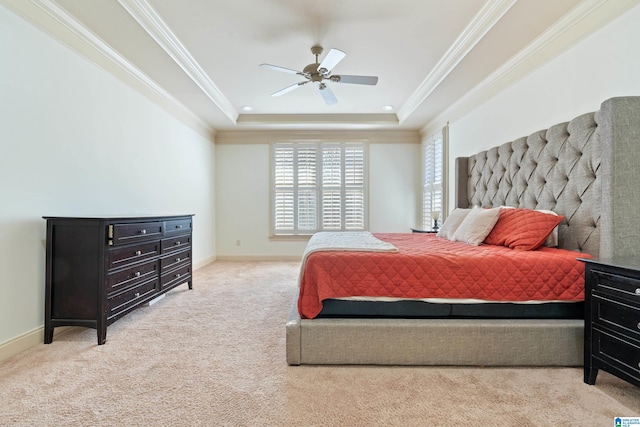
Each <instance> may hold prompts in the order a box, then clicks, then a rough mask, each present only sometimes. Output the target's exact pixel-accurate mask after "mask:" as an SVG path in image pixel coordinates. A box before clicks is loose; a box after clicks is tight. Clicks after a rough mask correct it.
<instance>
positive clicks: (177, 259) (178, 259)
mask: <svg viewBox="0 0 640 427" xmlns="http://www.w3.org/2000/svg"><path fill="white" fill-rule="evenodd" d="M180 261H181V259H180V258H176V262H180ZM638 325H640V323H639V324H638Z"/></svg>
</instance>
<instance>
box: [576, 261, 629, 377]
mask: <svg viewBox="0 0 640 427" xmlns="http://www.w3.org/2000/svg"><path fill="white" fill-rule="evenodd" d="M581 261H584V262H585V325H584V382H585V383H587V384H595V382H596V376H597V375H598V370H599V369H602V370H604V371H607V372H609V373H611V374H613V375H615V376H617V377H619V378H622V379H624V380H626V381H628V382H630V383H632V384H634V385H636V386H640V262H638V261H637V260H631V259H618V260H596V259H581Z"/></svg>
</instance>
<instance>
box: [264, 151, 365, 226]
mask: <svg viewBox="0 0 640 427" xmlns="http://www.w3.org/2000/svg"><path fill="white" fill-rule="evenodd" d="M272 159H273V174H272V184H273V234H275V235H297V234H312V233H314V232H316V231H322V230H324V231H343V230H364V229H365V228H366V218H367V212H366V208H367V203H366V176H367V175H366V173H365V172H366V155H365V145H364V144H363V143H274V144H273V145H272Z"/></svg>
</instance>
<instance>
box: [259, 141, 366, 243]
mask: <svg viewBox="0 0 640 427" xmlns="http://www.w3.org/2000/svg"><path fill="white" fill-rule="evenodd" d="M278 145H291V146H293V147H295V146H298V145H315V146H316V149H317V153H318V155H319V157H318V159H320V160H319V164H318V167H317V168H316V174H317V175H318V177H319V178H318V182H317V186H316V200H317V215H318V216H317V221H318V223H317V227H316V229H315V230H313V231H308V232H306V230H305V231H303V232H300V231H299V230H298V229H297V227H298V225H297V220H294V221H295V225H294V230H293V232H291V233H277V232H276V229H275V192H276V189H275V178H276V177H275V173H276V167H275V166H276V165H275V147H276V146H278ZM323 145H328V146H331V145H334V146H339V147H340V148H341V153H342V156H341V182H342V183H341V210H342V218H343V219H342V224H341V230H326V231H346V230H345V224H344V219H345V215H344V213H345V194H346V193H345V189H346V187H345V173H346V168H345V167H344V165H345V155H344V153H345V148H346V147H347V146H349V145H359V146H360V145H361V146H362V148H363V186H362V194H363V198H364V206H363V207H364V212H363V229H362V230H368V229H369V141H368V140H363V139H357V138H345V139H340V140H334V139H330V140H327V139H296V140H276V141H272V142H271V143H270V144H269V164H270V181H269V205H270V206H269V238H270V239H275V240H306V239H308V238H309V237H310V236H312V235H313V234H315V233H316V232H318V231H325V230H323V229H322V188H323V186H322V179H321V176H322V160H321V156H322V147H323ZM294 170H297V162H296V164H295V165H294ZM294 191H295V190H294ZM294 209H295V207H294ZM296 211H297V209H296ZM294 215H295V213H294Z"/></svg>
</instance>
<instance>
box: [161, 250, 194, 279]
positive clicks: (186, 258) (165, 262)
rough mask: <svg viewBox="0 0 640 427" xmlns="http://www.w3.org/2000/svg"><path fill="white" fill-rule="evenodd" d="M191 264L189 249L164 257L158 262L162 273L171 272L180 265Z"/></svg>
mask: <svg viewBox="0 0 640 427" xmlns="http://www.w3.org/2000/svg"><path fill="white" fill-rule="evenodd" d="M190 262H191V249H189V250H186V251H182V252H176V253H172V254H171V255H169V256H168V257H164V258H162V259H161V260H160V269H161V271H162V272H163V273H164V272H165V271H169V270H173V269H174V268H177V267H178V266H180V265H182V264H187V263H190Z"/></svg>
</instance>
